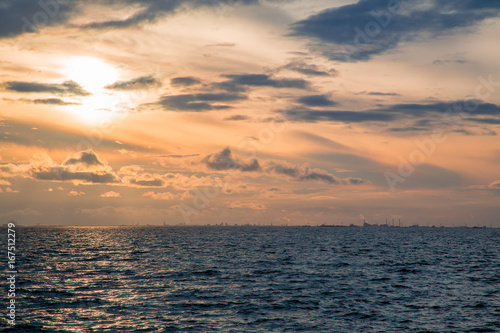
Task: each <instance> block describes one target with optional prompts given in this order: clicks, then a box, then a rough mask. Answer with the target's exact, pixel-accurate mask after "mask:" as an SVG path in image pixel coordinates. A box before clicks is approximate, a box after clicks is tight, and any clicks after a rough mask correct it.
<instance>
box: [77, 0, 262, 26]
mask: <svg viewBox="0 0 500 333" xmlns="http://www.w3.org/2000/svg"><path fill="white" fill-rule="evenodd" d="M111 3H113V2H111ZM127 3H128V4H129V5H140V6H141V7H142V9H141V10H139V11H138V12H137V13H136V14H134V15H132V16H130V17H128V18H126V19H123V20H114V21H105V22H99V23H92V24H89V25H87V27H89V28H94V29H107V28H126V27H130V26H136V25H140V24H144V23H154V22H155V21H157V20H159V19H161V18H163V17H165V16H167V15H169V14H173V13H175V12H177V11H180V10H185V9H189V8H196V7H217V6H220V5H238V4H243V5H250V4H257V3H258V0H208V1H207V0H172V1H162V0H128V1H127Z"/></svg>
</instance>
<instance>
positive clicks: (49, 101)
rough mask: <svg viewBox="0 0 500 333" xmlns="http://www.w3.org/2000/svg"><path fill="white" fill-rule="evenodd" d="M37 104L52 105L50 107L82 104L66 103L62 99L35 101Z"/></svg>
mask: <svg viewBox="0 0 500 333" xmlns="http://www.w3.org/2000/svg"><path fill="white" fill-rule="evenodd" d="M33 103H35V104H50V105H79V104H80V103H72V102H66V101H64V100H62V99H60V98H45V99H35V100H33Z"/></svg>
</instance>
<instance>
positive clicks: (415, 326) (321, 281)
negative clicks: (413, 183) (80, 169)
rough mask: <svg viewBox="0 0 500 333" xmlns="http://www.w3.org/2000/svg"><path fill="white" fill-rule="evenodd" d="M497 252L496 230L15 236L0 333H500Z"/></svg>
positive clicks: (111, 231) (124, 231) (59, 231)
mask: <svg viewBox="0 0 500 333" xmlns="http://www.w3.org/2000/svg"><path fill="white" fill-rule="evenodd" d="M1 241H2V242H3V243H6V241H5V233H3V235H2V238H1ZM499 244H500V230H498V229H465V228H453V229H452V228H320V227H65V228H17V244H16V250H17V251H16V252H17V258H16V261H17V264H18V272H19V273H18V281H17V284H18V285H17V287H18V293H17V298H16V304H17V312H16V314H17V317H16V319H17V325H16V326H15V328H14V329H12V328H8V325H7V323H6V320H5V318H6V312H7V311H6V310H5V306H3V308H4V310H3V311H2V313H4V314H3V315H2V318H1V319H0V321H1V326H2V329H1V331H6V332H7V331H16V332H221V331H222V332H500V258H499V255H500V252H499V250H500V245H499ZM4 286H5V287H3V289H6V287H7V283H6V282H4ZM2 296H3V298H2V299H3V302H4V304H7V300H6V298H5V296H6V295H5V293H2Z"/></svg>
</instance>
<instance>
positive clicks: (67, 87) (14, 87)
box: [2, 81, 91, 96]
mask: <svg viewBox="0 0 500 333" xmlns="http://www.w3.org/2000/svg"><path fill="white" fill-rule="evenodd" d="M2 87H3V88H4V89H5V90H9V91H15V92H20V93H51V94H56V95H61V96H89V95H91V94H90V93H89V92H88V91H85V89H83V88H82V87H81V86H80V85H79V84H78V83H76V82H75V81H65V82H63V83H61V84H59V83H39V82H26V81H8V82H4V83H3V84H2Z"/></svg>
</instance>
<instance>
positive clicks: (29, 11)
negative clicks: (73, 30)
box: [0, 0, 77, 38]
mask: <svg viewBox="0 0 500 333" xmlns="http://www.w3.org/2000/svg"><path fill="white" fill-rule="evenodd" d="M40 3H43V4H44V6H42V5H41V4H40ZM50 3H51V2H50V1H40V2H34V1H31V0H16V1H2V2H1V5H0V22H2V24H1V25H0V38H2V37H15V36H18V35H20V34H22V33H29V32H37V31H38V30H39V29H40V28H42V27H43V26H53V25H57V24H60V23H64V22H66V21H67V20H68V18H69V17H70V16H71V14H72V13H73V12H74V11H75V9H76V5H77V3H76V2H74V1H71V2H68V1H57V2H53V3H52V4H50ZM45 8H47V9H48V10H45ZM56 8H57V9H56Z"/></svg>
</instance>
